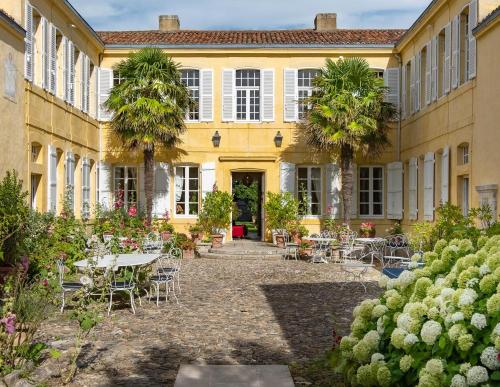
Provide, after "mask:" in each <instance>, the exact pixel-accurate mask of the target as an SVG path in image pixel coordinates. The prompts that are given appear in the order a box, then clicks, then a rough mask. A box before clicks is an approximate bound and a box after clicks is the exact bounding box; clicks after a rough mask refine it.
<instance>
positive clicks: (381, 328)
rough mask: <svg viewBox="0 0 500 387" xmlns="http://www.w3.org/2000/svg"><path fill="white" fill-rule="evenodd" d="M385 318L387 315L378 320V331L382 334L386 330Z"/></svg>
mask: <svg viewBox="0 0 500 387" xmlns="http://www.w3.org/2000/svg"><path fill="white" fill-rule="evenodd" d="M385 318H386V316H382V317H380V318H379V319H378V320H377V332H378V334H379V335H382V334H383V333H384V331H385V328H384V322H385Z"/></svg>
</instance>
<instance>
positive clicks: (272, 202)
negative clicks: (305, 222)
mask: <svg viewBox="0 0 500 387" xmlns="http://www.w3.org/2000/svg"><path fill="white" fill-rule="evenodd" d="M264 208H265V211H266V226H267V228H268V229H269V230H270V231H271V232H273V230H290V228H291V226H294V225H297V224H298V221H299V219H300V216H299V202H298V200H297V199H295V198H294V197H293V195H292V194H291V193H289V192H280V193H273V192H268V193H267V198H266V203H265V205H264ZM281 235H282V234H281ZM276 238H277V239H278V235H276ZM276 242H277V241H276ZM277 243H278V242H277Z"/></svg>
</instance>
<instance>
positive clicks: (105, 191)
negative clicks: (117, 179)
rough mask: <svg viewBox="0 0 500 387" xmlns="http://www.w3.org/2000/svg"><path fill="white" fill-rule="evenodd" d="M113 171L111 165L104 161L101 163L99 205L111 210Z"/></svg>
mask: <svg viewBox="0 0 500 387" xmlns="http://www.w3.org/2000/svg"><path fill="white" fill-rule="evenodd" d="M112 171H113V168H112V167H111V164H110V163H106V162H104V161H101V162H100V163H99V204H100V205H101V206H102V207H103V208H104V209H110V208H111V196H112V192H111V185H112V182H113V181H112V179H113V176H112Z"/></svg>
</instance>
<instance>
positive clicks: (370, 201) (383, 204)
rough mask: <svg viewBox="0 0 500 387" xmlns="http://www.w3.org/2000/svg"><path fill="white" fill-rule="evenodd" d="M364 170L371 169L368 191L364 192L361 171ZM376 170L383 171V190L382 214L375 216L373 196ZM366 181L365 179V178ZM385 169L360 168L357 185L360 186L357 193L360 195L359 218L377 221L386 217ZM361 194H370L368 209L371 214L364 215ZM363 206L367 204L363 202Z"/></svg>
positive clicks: (372, 166) (375, 166) (382, 167)
mask: <svg viewBox="0 0 500 387" xmlns="http://www.w3.org/2000/svg"><path fill="white" fill-rule="evenodd" d="M363 168H368V169H369V174H368V190H362V189H361V180H362V178H361V170H362V169H363ZM375 168H380V169H381V170H382V178H381V182H382V187H381V190H380V197H381V200H382V201H381V202H380V204H381V206H382V207H381V213H380V214H377V215H375V214H374V213H373V205H374V201H373V194H374V192H375V191H374V190H373V180H374V179H373V170H374V169H375ZM363 179H364V178H363ZM384 180H385V168H384V166H383V165H360V166H359V168H358V181H357V185H358V192H357V195H358V198H357V199H358V200H357V202H358V214H359V218H360V219H377V218H383V217H384V214H385V203H384V198H385V194H384V192H385V182H384ZM361 192H368V194H369V201H368V208H369V214H362V213H361V204H362V202H361ZM363 204H366V203H365V202H363Z"/></svg>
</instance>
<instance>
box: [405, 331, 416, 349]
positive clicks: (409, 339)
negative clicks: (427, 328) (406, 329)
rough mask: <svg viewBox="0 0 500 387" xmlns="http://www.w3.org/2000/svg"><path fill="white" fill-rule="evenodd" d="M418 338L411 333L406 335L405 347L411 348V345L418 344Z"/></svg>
mask: <svg viewBox="0 0 500 387" xmlns="http://www.w3.org/2000/svg"><path fill="white" fill-rule="evenodd" d="M418 341H419V340H418V336H417V335H414V334H413V333H409V334H407V335H406V337H405V340H404V343H405V345H408V346H412V345H413V344H416V343H418Z"/></svg>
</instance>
